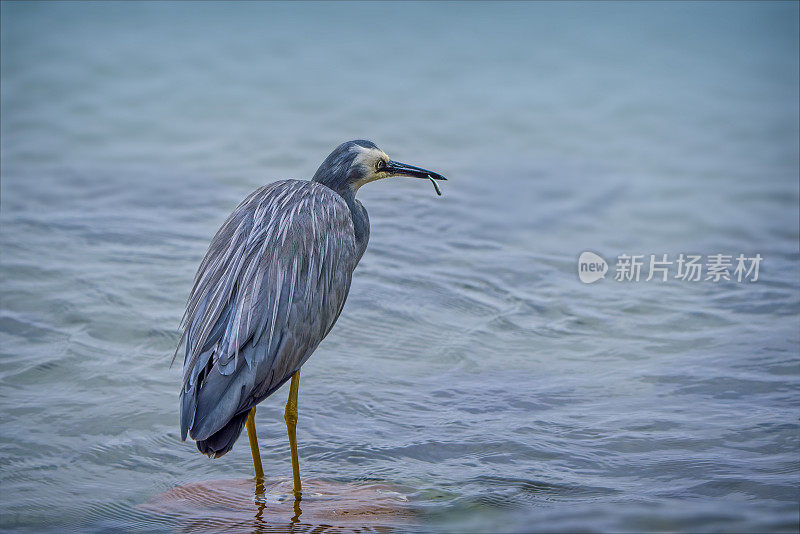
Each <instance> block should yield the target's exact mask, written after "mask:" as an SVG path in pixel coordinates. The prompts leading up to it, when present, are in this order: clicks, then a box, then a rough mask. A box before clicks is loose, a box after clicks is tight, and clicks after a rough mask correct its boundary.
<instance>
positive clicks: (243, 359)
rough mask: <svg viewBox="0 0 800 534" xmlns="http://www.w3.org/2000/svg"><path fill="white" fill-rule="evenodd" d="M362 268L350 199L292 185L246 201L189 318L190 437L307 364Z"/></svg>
mask: <svg viewBox="0 0 800 534" xmlns="http://www.w3.org/2000/svg"><path fill="white" fill-rule="evenodd" d="M356 263H357V252H356V244H355V234H354V231H353V221H352V218H351V215H350V210H349V208H348V207H347V204H346V203H345V202H344V200H343V199H342V198H341V197H340V196H339V195H338V194H336V193H335V192H333V191H332V190H331V189H329V188H327V187H325V186H323V185H321V184H317V183H314V182H306V181H298V180H286V181H281V182H276V183H274V184H270V185H268V186H265V187H263V188H261V189H259V190H257V191H255V192H254V193H252V194H251V195H250V196H249V197H247V198H246V199H245V200H244V201H243V202H242V203H241V204H240V205H239V207H238V208H237V209H236V210H235V211H234V212H233V213H232V214H231V216H230V217H229V218H228V220H227V221H225V223H224V224H223V225H222V227H221V228H220V230H219V231H218V232H217V234H216V236H215V237H214V239H213V240H212V242H211V245H210V246H209V249H208V252H207V253H206V256H205V258H203V261H202V263H201V264H200V267H199V269H198V271H197V275H196V277H195V283H194V287H193V289H192V293H191V296H190V298H189V303H188V305H187V309H186V315H185V317H184V335H183V338H182V340H183V341H185V343H186V355H185V359H184V376H183V389H182V390H181V434H182V436H183V438H184V439H185V437H186V433H187V431H188V433H189V434H190V435H191V437H192V438H193V439H196V440H203V439H206V438H207V437H208V436H210V435H212V434H214V433H215V432H217V431H218V430H219V429H221V428H222V427H224V426H225V424H227V422H228V421H230V419H231V418H232V417H234V416H236V415H237V414H241V413H242V412H243V411H245V410H249V409H250V408H251V407H252V406H254V405H255V404H256V403H258V402H260V401H261V400H262V399H264V398H265V397H266V396H268V395H269V394H271V393H272V392H273V391H274V390H275V389H277V388H278V387H280V385H281V384H283V382H285V381H286V380H287V379H288V378H290V377H291V376H292V375H293V374H294V373H295V371H297V370H298V369H299V368H300V366H301V365H302V364H303V363H305V361H306V360H307V359H308V357H309V356H310V355H311V353H312V352H313V351H314V349H315V348H316V347H317V345H319V343H320V342H321V341H322V339H323V338H324V337H325V336H326V335H327V333H328V331H329V330H330V329H331V327H333V324H334V323H335V322H336V319H337V318H338V316H339V313H340V312H341V310H342V307H343V306H344V302H345V299H346V298H347V293H348V291H349V289H350V281H351V279H352V272H353V269H354V268H355V265H356Z"/></svg>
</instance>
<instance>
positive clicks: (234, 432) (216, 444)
mask: <svg viewBox="0 0 800 534" xmlns="http://www.w3.org/2000/svg"><path fill="white" fill-rule="evenodd" d="M249 414H250V410H247V411H244V412H242V413H240V414H237V415H235V416H233V419H231V420H230V421H229V422H228V424H227V425H225V426H224V427H222V429H220V430H219V431H218V432H216V433H215V434H212V435H211V436H209V437H208V438H207V439H204V440H202V441H198V442H197V450H199V451H200V452H202V453H203V454H205V455H206V456H208V457H209V458H219V457H220V456H223V455H225V454H226V453H227V452H228V451H230V450H231V449H232V448H233V444H234V443H235V442H236V439H237V438H238V437H239V434H241V433H242V427H243V426H244V423H245V421H247V416H248V415H249Z"/></svg>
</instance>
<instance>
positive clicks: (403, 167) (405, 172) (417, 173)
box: [383, 161, 447, 180]
mask: <svg viewBox="0 0 800 534" xmlns="http://www.w3.org/2000/svg"><path fill="white" fill-rule="evenodd" d="M383 170H384V171H386V172H388V173H389V174H390V175H392V176H413V177H414V178H423V179H425V180H427V179H428V178H432V179H434V180H447V178H445V177H444V176H442V175H441V174H439V173H438V172H433V171H428V170H425V169H422V168H420V167H414V166H413V165H407V164H405V163H400V162H398V161H390V162H389V163H387V164H386V166H385V167H384V168H383Z"/></svg>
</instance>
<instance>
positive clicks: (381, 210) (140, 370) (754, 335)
mask: <svg viewBox="0 0 800 534" xmlns="http://www.w3.org/2000/svg"><path fill="white" fill-rule="evenodd" d="M797 20H798V7H797V4H796V3H781V4H775V5H763V4H762V5H751V4H746V3H738V2H737V3H734V4H711V5H705V4H683V3H682V4H673V5H662V4H626V3H611V4H587V3H578V4H543V3H529V4H481V3H467V4H451V3H446V4H409V5H394V4H380V5H374V4H334V3H323V4H303V5H288V6H287V5H282V4H275V3H266V4H255V3H245V4H228V5H216V4H211V3H201V4H194V5H192V4H186V3H181V4H177V5H163V4H150V3H148V4H136V5H132V4H125V3H117V2H115V3H111V4H101V5H98V4H94V5H83V4H76V3H57V4H12V3H10V2H3V3H2V120H1V121H0V126H1V130H0V140H1V141H0V142H1V143H2V145H1V146H2V159H1V165H2V166H1V167H0V171H1V172H2V189H1V190H0V192H1V193H2V197H1V199H0V246H1V247H2V248H1V249H0V250H1V251H2V255H1V256H0V273H1V274H0V276H1V277H2V278H0V284H1V286H0V290H1V292H2V293H1V295H2V302H0V350H1V351H2V359H0V411H1V412H2V414H3V416H2V419H1V420H0V465H1V466H2V468H1V471H0V526H2V528H3V529H23V530H24V529H28V530H36V531H44V530H48V529H52V530H58V531H61V530H62V529H63V528H64V527H69V528H71V529H74V530H81V531H101V530H116V529H124V530H128V531H136V530H140V531H153V530H176V529H177V530H180V529H182V528H186V524H185V523H182V520H181V517H180V516H178V515H174V514H173V515H170V514H158V513H155V512H147V511H146V509H144V508H142V504H143V503H146V502H148V501H150V500H151V499H153V498H154V497H156V496H158V495H159V494H161V493H163V492H166V491H168V490H171V489H172V488H175V487H178V486H182V485H187V484H193V483H195V482H203V481H214V480H223V479H232V478H238V479H245V478H247V477H249V476H251V469H252V467H251V463H250V456H249V451H248V447H247V445H246V440H242V441H241V442H239V443H238V444H237V446H236V447H235V448H234V450H233V451H232V452H231V453H230V454H228V455H227V456H225V457H224V458H222V459H220V460H215V461H211V460H208V459H207V458H205V457H204V456H202V455H200V454H198V452H197V451H196V449H195V447H194V445H193V444H192V443H181V442H180V436H179V432H178V421H177V393H178V388H179V382H180V374H181V371H180V366H179V365H176V366H173V367H172V368H170V367H169V359H170V357H171V355H172V351H173V350H174V348H175V343H176V342H177V339H178V329H177V327H178V322H179V320H180V317H181V314H182V312H183V306H184V304H185V301H186V298H187V296H188V291H189V289H190V286H191V281H192V277H193V275H194V270H195V268H196V267H197V265H198V263H199V260H200V258H201V257H202V255H203V254H204V252H205V247H206V245H207V243H208V241H209V239H210V237H211V236H212V235H213V233H214V231H215V230H216V228H217V227H218V226H219V225H220V224H221V222H222V221H223V220H224V218H225V217H226V215H227V214H228V213H229V212H230V211H231V210H232V209H233V208H234V207H235V206H236V204H237V203H238V202H239V200H241V199H242V198H243V197H244V196H245V195H246V194H247V193H249V192H250V191H251V190H253V189H255V188H256V187H258V186H260V185H262V184H264V183H267V182H270V181H272V180H275V179H280V178H287V177H306V178H307V177H310V176H311V175H312V174H313V172H314V170H315V169H316V167H317V166H318V165H319V163H320V162H321V161H322V159H323V158H324V157H325V156H326V155H327V153H328V152H329V151H330V150H331V149H332V148H333V147H334V146H335V145H336V144H338V143H339V142H341V141H344V140H347V139H352V138H369V139H372V140H374V141H375V142H377V143H378V145H379V146H381V147H382V148H383V149H385V150H386V151H387V152H388V153H389V154H390V155H391V156H393V157H394V158H396V159H398V160H400V161H407V162H409V163H413V164H417V165H421V166H424V167H427V168H431V169H434V170H437V171H440V172H442V173H443V174H444V175H446V176H447V177H448V178H449V181H448V182H446V183H445V184H444V185H443V193H444V196H443V197H436V196H435V194H434V192H433V190H432V187H431V186H430V184H428V183H424V182H422V181H414V180H399V179H398V180H394V181H383V182H378V183H375V184H370V185H369V186H367V187H365V188H364V189H362V191H361V192H360V193H359V196H360V198H361V200H362V201H363V202H364V204H365V206H366V207H367V209H368V210H369V213H370V218H371V222H372V235H371V242H370V246H369V249H368V250H367V253H366V254H365V256H364V258H363V260H362V262H361V264H360V265H359V267H358V270H357V272H356V276H355V279H354V283H353V286H352V289H351V292H350V296H349V300H348V303H347V305H346V307H345V310H344V313H343V315H342V317H341V318H340V320H339V322H338V324H337V326H336V327H335V328H334V329H333V331H332V333H331V335H330V336H329V338H328V339H326V340H325V341H324V342H323V344H322V345H321V346H320V348H319V349H318V350H317V352H316V354H315V355H314V357H313V358H311V360H310V361H309V362H308V364H306V365H305V366H304V368H303V372H302V380H301V385H300V421H299V428H298V439H299V442H300V454H301V468H302V472H303V474H304V476H306V477H309V478H312V477H313V478H318V479H327V480H331V481H336V482H337V483H341V484H358V483H380V484H388V485H390V486H393V487H397V488H400V489H401V491H402V492H403V494H404V495H405V496H406V497H407V499H408V507H409V509H410V510H411V511H412V512H413V514H414V516H415V517H417V518H418V521H419V522H418V523H415V526H406V528H407V529H414V530H421V531H459V532H461V531H491V532H498V531H509V532H510V531H573V530H584V531H585V530H589V531H642V530H659V531H665V530H667V531H669V530H672V531H675V530H688V531H763V530H776V531H796V529H797V526H798V508H797V506H798V501H799V500H800V490H798V487H799V486H798V483H799V482H800V461H799V460H798V436H799V433H798V430H799V429H800V425H798V415H799V414H798V404H799V402H800V393H799V389H798V386H799V385H800V358H798V347H800V333H799V332H800V329H798V326H800V319H798V317H799V315H798V312H800V289H798V288H799V287H800V268H799V266H800V263H798V261H799V260H800V254H799V253H798V239H799V232H798V196H799V195H798V168H799V164H798V52H797V50H798V27H797ZM584 250H593V251H595V252H598V253H599V254H600V255H602V256H603V257H605V259H606V260H608V261H609V262H611V263H612V265H611V269H612V271H611V272H610V273H609V275H608V276H607V277H606V279H605V280H603V281H600V282H598V283H595V284H592V285H584V284H582V283H581V282H580V281H579V280H578V276H577V274H576V270H577V257H578V255H579V254H580V253H581V252H582V251H584ZM665 253H666V254H669V255H670V258H671V259H673V260H674V259H675V258H676V257H677V255H678V254H679V253H694V254H702V255H711V254H717V253H724V254H730V255H734V256H736V255H738V254H740V253H743V254H746V255H748V256H752V255H755V254H756V253H758V254H761V256H762V257H763V258H764V259H763V262H762V264H761V269H760V273H759V279H758V280H757V281H756V282H749V281H745V282H741V283H740V282H737V281H729V282H726V281H721V282H718V283H714V282H712V281H700V282H685V281H681V280H675V279H670V280H669V281H667V282H663V283H658V282H656V281H655V280H651V281H650V282H645V281H640V282H616V281H614V279H613V276H612V275H613V274H614V272H613V269H614V265H613V261H614V260H615V259H616V257H617V256H618V255H620V254H643V255H648V257H649V254H657V255H661V254H665ZM673 272H674V271H673ZM285 395H286V392H285V391H283V390H282V391H280V392H279V393H277V394H276V395H275V396H274V397H271V398H270V399H268V400H267V401H265V402H264V403H262V405H261V406H260V407H259V411H258V419H257V422H258V428H259V434H260V439H261V454H262V458H263V461H264V467H265V471H266V472H267V474H268V476H273V477H284V476H288V475H289V474H290V465H289V459H288V446H287V442H286V439H285V428H284V426H283V420H282V409H283V403H284V402H285ZM212 519H213V518H212Z"/></svg>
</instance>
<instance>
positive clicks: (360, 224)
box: [336, 187, 369, 263]
mask: <svg viewBox="0 0 800 534" xmlns="http://www.w3.org/2000/svg"><path fill="white" fill-rule="evenodd" d="M336 192H337V193H339V196H341V197H342V198H343V199H344V201H345V202H346V203H347V207H349V208H350V216H351V217H352V218H353V230H355V235H356V250H357V252H358V255H357V258H358V259H357V260H356V263H358V262H359V261H360V260H361V256H363V255H364V251H365V250H367V243H369V216H368V215H367V210H366V209H365V208H364V206H362V205H361V202H359V201H358V200H356V194H355V193H354V192H353V190H352V189H350V187H343V188H340V189H337V190H336Z"/></svg>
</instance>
